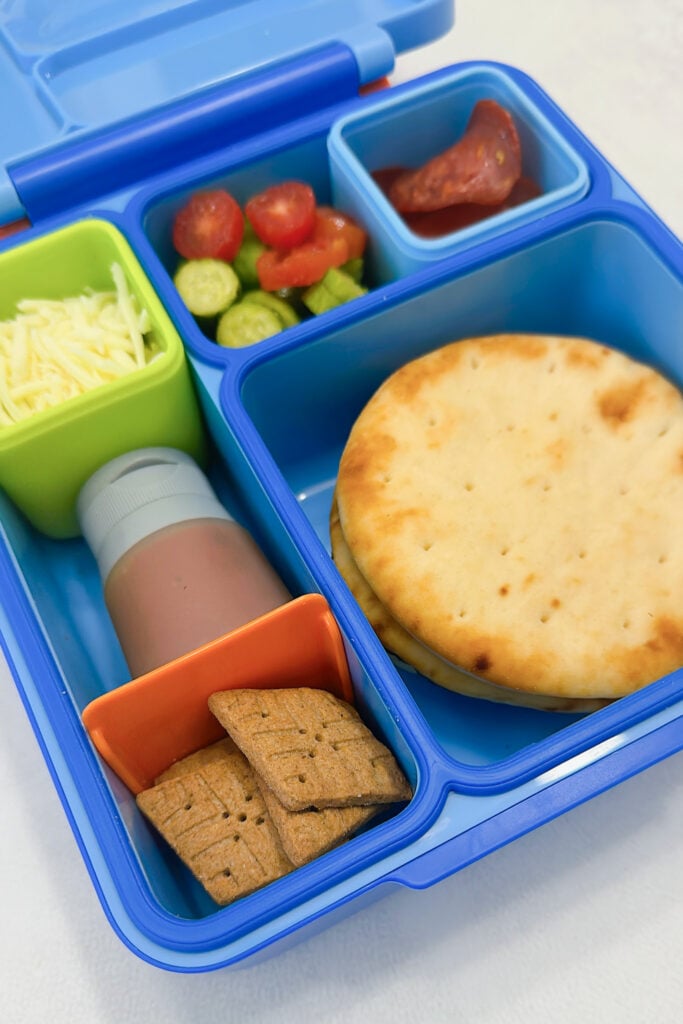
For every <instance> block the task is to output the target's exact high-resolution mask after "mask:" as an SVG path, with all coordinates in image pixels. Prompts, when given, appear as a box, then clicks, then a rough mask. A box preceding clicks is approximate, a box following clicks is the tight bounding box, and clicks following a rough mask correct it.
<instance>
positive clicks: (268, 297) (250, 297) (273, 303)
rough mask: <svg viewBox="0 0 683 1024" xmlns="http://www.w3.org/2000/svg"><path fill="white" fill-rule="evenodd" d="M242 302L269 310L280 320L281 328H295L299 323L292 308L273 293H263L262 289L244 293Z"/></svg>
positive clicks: (297, 316) (299, 320) (298, 318)
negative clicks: (252, 303) (251, 303)
mask: <svg viewBox="0 0 683 1024" xmlns="http://www.w3.org/2000/svg"><path fill="white" fill-rule="evenodd" d="M242 302H254V303H256V304H257V305H259V306H263V307H264V309H270V310H271V312H273V313H275V315H276V316H277V317H279V318H280V320H281V322H282V326H283V327H295V326H296V324H298V323H300V322H301V318H300V317H299V314H298V313H297V312H296V310H295V309H294V307H293V306H291V305H290V304H289V302H287V301H286V300H285V299H281V298H280V297H279V296H278V295H275V293H274V292H264V291H263V290H262V289H260V288H257V289H255V290H254V291H252V292H246V293H245V295H244V298H243V299H242Z"/></svg>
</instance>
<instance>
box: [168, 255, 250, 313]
mask: <svg viewBox="0 0 683 1024" xmlns="http://www.w3.org/2000/svg"><path fill="white" fill-rule="evenodd" d="M173 283H174V284H175V286H176V288H177V289H178V292H179V293H180V297H181V299H182V300H183V302H184V303H185V305H186V306H187V308H188V309H189V311H190V313H192V315H193V316H196V317H203V318H206V317H213V316H218V315H219V314H220V313H222V312H223V311H224V310H226V309H227V308H228V306H231V305H232V303H233V302H235V300H236V299H237V297H238V295H239V293H240V282H239V278H238V276H237V274H236V273H235V271H234V270H233V269H232V267H231V266H230V264H229V263H224V262H223V260H214V259H202V260H187V262H185V263H183V264H181V265H180V266H179V267H178V269H177V270H176V273H175V277H174V278H173Z"/></svg>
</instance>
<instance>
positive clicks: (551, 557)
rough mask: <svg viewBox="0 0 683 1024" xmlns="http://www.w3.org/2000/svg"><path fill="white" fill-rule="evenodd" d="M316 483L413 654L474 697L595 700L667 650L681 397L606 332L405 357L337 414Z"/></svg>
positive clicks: (676, 628) (677, 539)
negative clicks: (349, 411)
mask: <svg viewBox="0 0 683 1024" xmlns="http://www.w3.org/2000/svg"><path fill="white" fill-rule="evenodd" d="M336 501H337V509H338V520H339V527H340V532H338V537H339V538H342V537H343V541H344V544H345V545H346V547H347V549H348V552H349V553H350V556H351V558H352V560H353V568H354V570H355V569H357V571H358V573H359V575H360V578H361V579H362V580H363V581H365V583H367V585H368V588H369V590H368V593H369V594H372V595H374V597H375V598H376V599H377V601H378V602H379V605H380V606H381V608H382V609H384V610H385V611H386V613H387V614H388V615H389V616H390V617H391V621H392V623H396V624H398V626H399V627H400V629H401V630H402V631H403V633H402V637H412V638H413V639H414V640H415V641H416V642H417V644H420V645H422V648H421V649H420V648H417V650H418V653H419V655H420V658H419V660H420V661H422V662H424V661H425V659H424V657H423V656H422V654H421V650H426V651H427V652H431V654H432V655H433V656H434V657H433V658H432V659H431V663H432V665H435V666H438V662H437V661H436V660H435V659H443V662H444V663H447V664H449V665H453V666H457V667H459V668H461V669H463V670H464V671H465V672H466V673H470V674H472V675H474V676H476V677H479V678H481V679H483V680H485V681H486V682H487V683H489V684H492V685H491V686H489V687H487V688H486V693H485V695H486V696H487V697H489V698H490V699H495V696H496V693H497V692H499V691H496V690H495V689H494V687H500V688H508V691H509V692H510V693H511V694H516V695H518V696H519V697H520V701H521V702H523V701H524V700H525V698H526V699H528V703H531V704H533V703H534V702H535V701H537V700H538V698H539V696H540V697H543V695H546V696H552V697H556V698H559V699H560V700H561V702H564V701H565V700H569V701H571V702H573V701H574V700H580V701H584V700H585V701H591V700H594V699H598V700H611V699H614V698H616V697H619V696H622V695H623V694H626V693H629V692H631V691H632V690H634V689H637V688H638V687H640V686H643V685H645V684H646V683H649V682H651V681H653V680H655V679H657V678H659V677H661V676H663V675H665V674H666V673H668V672H671V671H672V670H674V669H676V668H678V667H679V666H680V665H682V664H683V531H682V530H681V526H680V524H681V522H683V397H682V396H681V393H680V391H679V390H678V389H677V388H676V387H674V386H673V384H671V383H670V382H669V381H668V380H666V379H665V377H664V376H662V374H660V373H658V372H657V371H656V370H654V369H652V368H650V367H648V366H645V365H643V364H641V363H638V362H636V361H634V360H633V359H630V358H629V357H627V356H626V355H624V354H623V353H620V352H618V351H617V350H615V349H612V348H608V347H606V346H604V345H601V344H598V343H597V342H593V341H590V340H586V339H581V338H569V337H552V336H544V335H524V334H514V335H497V336H491V337H484V338H472V339H466V340H463V341H459V342H454V343H452V344H449V345H445V346H443V347H442V348H440V349H437V350H435V351H432V352H430V353H428V354H427V355H425V356H422V357H420V358H418V359H415V360H413V361H412V362H410V363H407V364H405V365H404V366H403V367H401V368H400V369H399V370H397V371H396V372H395V373H393V374H392V375H391V376H390V377H388V378H387V380H386V381H385V382H384V383H383V384H382V385H381V387H380V388H379V389H378V390H377V391H376V393H375V394H374V396H372V397H371V398H370V400H369V401H368V403H367V404H366V406H365V408H364V409H363V410H362V412H361V413H360V415H359V417H358V418H357V420H356V422H355V424H354V426H353V428H352V430H351V432H350V435H349V438H348V441H347V444H346V446H345V449H344V452H343V454H342V458H341V461H340V465H339V472H338V476H337V483H336ZM338 547H339V550H340V552H341V555H343V553H344V552H343V551H342V550H341V545H338ZM342 561H343V558H340V559H339V563H340V565H341V563H342ZM349 564H350V563H349ZM411 646H413V645H408V644H404V647H405V648H406V649H408V648H409V647H411ZM413 649H414V650H415V649H416V648H415V647H413ZM408 653H409V654H410V650H408ZM442 675H443V674H442ZM436 681H441V680H440V679H439V680H436ZM449 681H452V682H453V683H454V684H455V688H457V687H458V685H459V683H458V680H457V678H456V677H455V676H454V675H451V676H450V677H449Z"/></svg>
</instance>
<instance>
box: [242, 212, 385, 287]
mask: <svg viewBox="0 0 683 1024" xmlns="http://www.w3.org/2000/svg"><path fill="white" fill-rule="evenodd" d="M366 237H367V236H366V234H365V232H364V231H363V229H362V228H360V227H359V226H358V225H357V224H356V223H355V222H354V221H353V220H351V218H350V217H347V216H346V214H343V213H340V212H339V211H337V210H333V209H332V208H331V207H324V206H323V207H319V208H318V209H317V211H316V214H315V228H314V230H313V235H312V237H311V238H310V239H309V240H308V241H307V242H304V243H303V244H302V245H297V246H295V247H294V248H293V249H289V250H286V251H283V250H280V251H278V250H277V249H266V251H265V252H263V253H261V255H260V256H259V258H258V261H257V263H256V270H257V273H258V276H259V283H260V285H261V287H262V288H263V289H264V290H265V291H269V292H274V291H279V290H280V289H281V288H306V287H308V285H311V284H315V283H316V281H319V280H320V278H321V277H323V276H324V275H325V273H326V271H328V270H329V269H330V267H341V266H342V264H344V263H346V262H347V261H348V260H350V259H355V258H356V257H358V256H362V254H363V252H364V250H365V242H366Z"/></svg>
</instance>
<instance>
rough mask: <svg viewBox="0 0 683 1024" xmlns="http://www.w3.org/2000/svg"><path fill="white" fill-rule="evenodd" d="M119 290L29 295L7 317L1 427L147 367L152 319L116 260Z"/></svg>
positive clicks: (0, 355)
mask: <svg viewBox="0 0 683 1024" xmlns="http://www.w3.org/2000/svg"><path fill="white" fill-rule="evenodd" d="M110 270H111V275H112V280H113V284H114V289H113V290H112V291H106V292H94V291H90V290H88V291H86V292H84V293H83V294H82V295H76V296H70V297H69V298H66V299H61V300H54V299H23V300H22V301H21V302H18V303H17V313H16V316H14V317H13V318H12V319H11V320H4V321H0V429H1V428H2V427H3V426H11V425H12V424H13V423H18V422H19V421H20V420H23V419H26V418H27V417H28V416H32V415H33V414H34V413H37V412H42V411H43V410H45V409H49V408H51V407H53V406H55V405H59V404H60V403H61V402H65V401H67V400H68V399H69V398H74V397H76V396H77V395H81V394H84V393H85V392H86V391H90V390H91V389H93V388H96V387H100V386H101V385H103V384H107V383H110V382H112V381H114V380H117V379H119V378H121V377H123V376H125V375H126V374H129V373H132V372H134V371H135V370H139V369H142V368H143V367H144V366H146V365H147V364H148V363H149V362H151V360H152V359H153V358H155V356H156V355H158V354H159V353H158V348H157V347H156V346H155V345H154V344H153V343H152V342H151V339H150V338H149V337H147V335H149V334H150V330H151V323H150V318H149V314H148V312H147V310H146V309H140V308H139V307H138V304H137V302H136V299H135V296H134V295H133V294H132V293H131V291H130V289H129V287H128V283H127V281H126V277H125V274H124V272H123V269H122V267H121V266H120V265H119V264H118V263H112V265H111V268H110Z"/></svg>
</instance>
